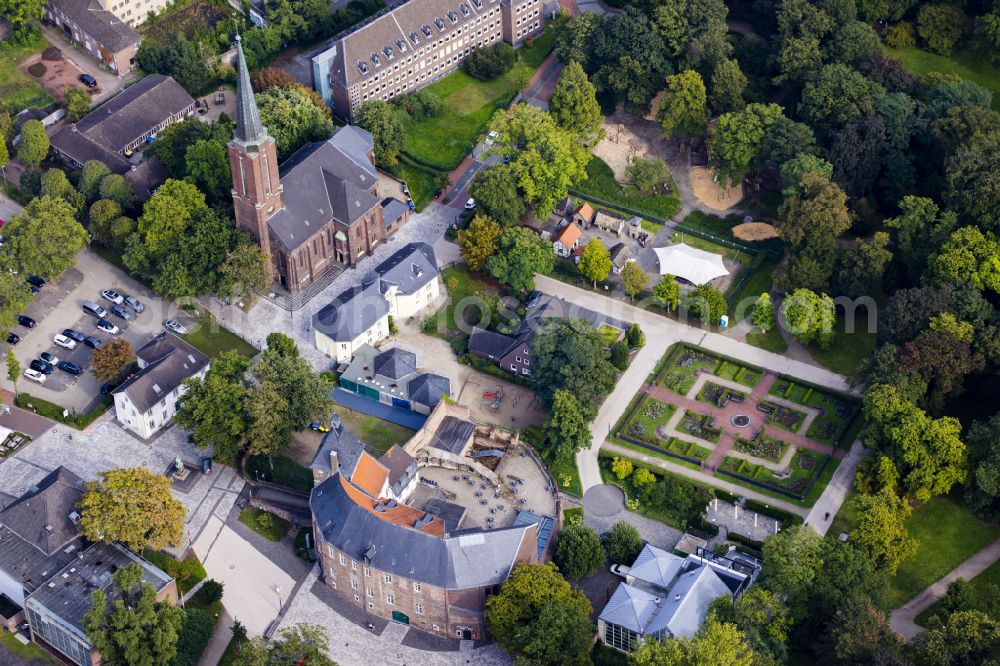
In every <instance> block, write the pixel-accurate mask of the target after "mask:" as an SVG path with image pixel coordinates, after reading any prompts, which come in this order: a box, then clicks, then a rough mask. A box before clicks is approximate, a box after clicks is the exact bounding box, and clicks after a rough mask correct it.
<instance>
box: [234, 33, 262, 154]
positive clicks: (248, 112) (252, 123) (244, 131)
mask: <svg viewBox="0 0 1000 666" xmlns="http://www.w3.org/2000/svg"><path fill="white" fill-rule="evenodd" d="M266 136H267V130H265V129H264V126H263V125H262V124H261V122H260V113H259V112H258V111H257V101H256V100H255V99H254V96H253V87H252V86H251V85H250V71H249V70H248V69H247V59H246V56H244V55H243V40H242V39H241V38H240V36H239V35H236V130H235V131H234V132H233V137H234V138H235V139H236V140H237V141H239V142H240V143H242V144H244V145H256V144H259V143H260V142H261V140H263V139H264V137H266Z"/></svg>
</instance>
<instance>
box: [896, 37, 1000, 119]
mask: <svg viewBox="0 0 1000 666" xmlns="http://www.w3.org/2000/svg"><path fill="white" fill-rule="evenodd" d="M889 55H891V56H892V57H893V58H896V59H898V60H900V61H901V62H902V63H903V66H904V67H906V69H907V70H908V71H909V72H910V73H912V74H916V75H918V76H924V75H926V74H930V73H931V72H940V73H942V74H958V75H959V76H961V77H962V78H963V79H968V80H969V81H972V82H974V83H976V84H978V85H981V86H982V87H984V88H986V89H987V90H990V91H992V92H993V109H994V110H996V111H1000V68H998V67H995V66H993V65H991V64H990V63H989V61H988V60H987V59H986V58H984V57H983V54H982V53H976V52H975V51H974V50H973V49H967V50H964V51H959V52H958V53H956V54H954V55H952V56H951V57H949V56H940V55H936V54H934V53H928V52H927V51H924V50H921V49H918V48H916V47H912V48H907V49H889Z"/></svg>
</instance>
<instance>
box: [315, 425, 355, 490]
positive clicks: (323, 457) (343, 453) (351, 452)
mask: <svg viewBox="0 0 1000 666" xmlns="http://www.w3.org/2000/svg"><path fill="white" fill-rule="evenodd" d="M364 450H365V445H364V442H362V441H361V440H360V439H358V438H357V437H356V436H355V435H354V433H353V432H351V431H350V430H348V429H347V428H345V427H343V426H341V427H339V428H333V429H332V430H330V432H328V433H326V434H325V435H324V436H323V441H322V442H321V443H320V445H319V448H318V449H317V450H316V455H315V456H313V459H312V462H311V463H310V464H309V469H315V470H319V471H321V472H325V473H326V474H332V473H334V472H336V471H337V470H335V469H331V468H330V453H331V452H335V453H336V454H337V464H338V465H339V466H340V472H341V473H342V474H344V475H345V476H347V477H348V478H350V477H351V475H352V474H354V468H355V467H357V464H358V459H359V458H360V457H361V454H362V453H363V452H364Z"/></svg>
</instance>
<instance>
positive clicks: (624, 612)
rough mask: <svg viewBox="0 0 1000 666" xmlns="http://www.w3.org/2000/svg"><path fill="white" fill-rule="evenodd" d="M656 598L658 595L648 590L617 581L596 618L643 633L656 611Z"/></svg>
mask: <svg viewBox="0 0 1000 666" xmlns="http://www.w3.org/2000/svg"><path fill="white" fill-rule="evenodd" d="M657 600H658V597H656V596H654V595H652V594H650V593H649V592H645V591H643V590H640V589H639V588H637V587H632V586H631V585H626V584H625V583H619V584H618V588H617V589H616V590H615V593H614V594H612V595H611V598H610V599H608V603H607V604H605V606H604V610H602V611H601V614H600V615H598V619H601V620H604V621H605V622H608V623H610V624H616V625H618V626H619V627H624V628H626V629H628V630H629V631H634V632H635V633H637V634H643V633H645V629H646V625H647V624H648V623H649V621H650V620H651V619H652V618H653V615H654V614H655V613H656V611H657V605H656V602H657Z"/></svg>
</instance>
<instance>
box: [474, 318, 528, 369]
mask: <svg viewBox="0 0 1000 666" xmlns="http://www.w3.org/2000/svg"><path fill="white" fill-rule="evenodd" d="M516 344H517V338H512V337H511V336H509V335H503V334H502V333H494V332H493V331H487V330H486V329H485V328H479V327H478V326H475V327H473V329H472V334H471V335H470V336H469V345H468V350H469V353H470V354H472V355H474V356H478V357H480V358H485V359H488V360H490V361H499V360H500V359H502V358H503V357H504V356H506V355H507V352H508V351H510V350H511V349H512V348H513V347H514V345H516Z"/></svg>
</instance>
